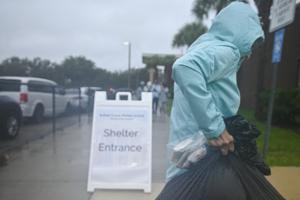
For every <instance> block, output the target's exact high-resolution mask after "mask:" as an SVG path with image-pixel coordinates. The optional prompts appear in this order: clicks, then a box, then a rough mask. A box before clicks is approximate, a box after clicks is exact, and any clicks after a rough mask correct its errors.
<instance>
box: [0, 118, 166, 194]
mask: <svg viewBox="0 0 300 200" xmlns="http://www.w3.org/2000/svg"><path fill="white" fill-rule="evenodd" d="M153 121H154V123H153V146H154V147H153V172H152V173H153V182H154V187H156V183H162V182H163V181H164V177H165V168H166V161H165V160H166V159H165V156H166V155H165V153H164V152H165V144H166V140H167V138H168V118H167V117H165V116H161V117H158V118H154V120H153ZM90 136H91V122H90V120H89V119H88V117H87V116H84V117H83V118H82V122H81V125H80V126H79V124H78V123H77V124H74V125H73V126H70V127H68V128H65V129H62V130H58V131H57V132H56V134H54V135H53V134H48V135H46V136H45V137H43V138H40V139H38V140H34V141H32V142H29V143H27V144H26V145H23V147H22V148H20V149H19V150H18V151H17V152H15V156H14V158H13V159H12V160H10V161H9V163H8V165H7V166H5V167H1V168H0V199H5V200H41V199H42V200H60V199H61V200H68V199H72V200H77V199H78V200H88V199H99V198H98V196H99V195H100V196H102V197H104V196H107V195H110V194H109V193H106V195H105V194H103V193H102V192H105V191H98V190H97V191H96V192H95V193H94V194H93V195H91V194H88V193H87V191H86V188H87V176H88V163H89V148H90ZM158 188H159V190H160V188H161V187H158ZM156 190H158V189H156ZM106 192H108V191H106ZM109 192H112V191H109ZM129 193H130V192H129ZM137 193H138V194H139V195H142V194H144V193H143V191H138V192H137ZM116 194H117V193H116ZM130 195H132V194H131V193H130ZM102 197H101V198H100V199H103V198H102ZM108 199H114V198H113V197H108ZM143 199H144V198H143ZM152 199H153V198H152Z"/></svg>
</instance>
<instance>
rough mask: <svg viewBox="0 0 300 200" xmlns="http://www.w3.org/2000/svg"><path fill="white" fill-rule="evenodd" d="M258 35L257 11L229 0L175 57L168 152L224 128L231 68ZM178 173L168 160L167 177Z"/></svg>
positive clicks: (230, 107) (232, 109) (231, 103)
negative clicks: (189, 138) (193, 40)
mask: <svg viewBox="0 0 300 200" xmlns="http://www.w3.org/2000/svg"><path fill="white" fill-rule="evenodd" d="M258 39H264V33H263V30H262V28H261V25H260V21H259V18H258V15H257V14H256V13H255V12H254V10H253V9H252V8H251V7H250V6H249V5H248V4H246V3H242V2H233V3H231V4H230V5H228V6H227V7H226V8H224V9H223V10H221V12H220V13H219V14H218V15H217V16H216V17H215V20H214V21H213V24H212V26H211V28H210V29H209V31H208V32H207V33H206V34H204V35H202V36H200V37H199V38H198V39H197V40H196V41H195V42H194V43H193V44H192V45H191V47H190V48H189V49H188V51H187V52H186V54H185V55H183V56H182V57H180V58H179V59H178V60H176V62H175V63H174V65H173V71H172V76H173V79H174V81H175V84H174V101H173V107H172V111H171V119H170V120H171V126H170V136H169V143H168V152H170V149H172V147H174V145H176V144H178V143H179V142H180V141H182V140H183V139H185V138H187V137H189V136H193V135H195V134H202V133H203V134H204V135H205V137H206V138H208V139H211V138H217V137H218V136H219V135H220V134H221V133H222V132H223V131H224V130H225V124H224V122H223V117H229V116H233V115H236V113H237V111H238V109H239V105H240V93H239V89H238V87H237V80H236V74H237V71H238V69H239V67H240V63H241V60H242V58H244V57H246V56H249V55H250V53H251V48H252V45H253V44H254V42H255V41H256V40H258ZM169 157H170V156H169ZM184 171H185V170H182V169H179V168H176V166H175V165H174V164H171V162H170V166H169V168H168V170H167V181H168V180H170V179H171V178H172V177H174V176H175V175H179V174H180V173H182V172H184Z"/></svg>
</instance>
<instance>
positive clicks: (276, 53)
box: [272, 29, 284, 63]
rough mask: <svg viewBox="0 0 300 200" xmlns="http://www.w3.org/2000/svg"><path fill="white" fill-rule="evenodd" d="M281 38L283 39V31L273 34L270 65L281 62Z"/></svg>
mask: <svg viewBox="0 0 300 200" xmlns="http://www.w3.org/2000/svg"><path fill="white" fill-rule="evenodd" d="M283 38H284V29H281V30H279V31H276V32H275V35H274V44H273V45H274V46H273V54H272V63H279V62H280V61H281V53H282V45H283Z"/></svg>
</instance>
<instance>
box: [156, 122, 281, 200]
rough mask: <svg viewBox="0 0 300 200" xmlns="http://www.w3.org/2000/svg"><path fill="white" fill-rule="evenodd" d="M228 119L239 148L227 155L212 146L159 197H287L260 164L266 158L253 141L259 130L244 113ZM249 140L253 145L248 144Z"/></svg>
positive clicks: (192, 199)
mask: <svg viewBox="0 0 300 200" xmlns="http://www.w3.org/2000/svg"><path fill="white" fill-rule="evenodd" d="M225 122H226V126H227V129H228V130H229V131H228V132H229V133H231V134H232V135H233V137H234V138H235V147H236V149H235V152H234V153H229V154H228V155H227V156H223V155H221V153H220V151H219V150H215V149H213V148H210V147H208V154H207V156H206V157H205V158H203V159H202V160H201V161H199V162H198V163H196V164H195V165H194V166H192V167H191V168H190V169H189V170H188V171H187V172H185V173H183V174H181V175H178V176H176V177H174V178H173V179H172V180H170V181H169V182H168V183H167V184H166V186H165V187H164V189H163V190H162V192H161V193H160V194H159V196H158V197H157V198H156V199H157V200H283V199H284V198H283V197H282V196H281V195H280V194H279V193H278V192H277V190H276V189H275V188H274V187H273V186H272V185H271V184H270V183H269V182H268V180H267V179H266V178H265V177H264V175H263V173H262V172H261V171H260V170H261V169H260V168H259V167H258V166H257V164H258V163H259V164H262V162H263V160H260V155H259V153H258V152H257V148H256V143H253V142H255V139H256V138H257V137H258V135H259V131H258V130H257V129H256V128H255V127H254V126H253V125H251V124H249V123H248V122H247V121H246V120H245V119H244V118H242V117H241V116H235V117H232V118H229V119H226V120H225ZM254 130H257V131H254ZM239 132H240V134H238V133H239ZM248 143H251V145H250V146H247V145H248ZM254 144H255V145H254ZM247 152H248V153H249V154H250V155H247V154H248V153H247ZM263 163H264V162H263ZM266 167H267V168H268V166H267V165H266Z"/></svg>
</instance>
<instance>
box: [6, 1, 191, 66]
mask: <svg viewBox="0 0 300 200" xmlns="http://www.w3.org/2000/svg"><path fill="white" fill-rule="evenodd" d="M192 5H193V0H106V1H105V0H26V1H22V0H1V1H0V25H1V31H0V60H1V61H2V60H3V59H5V58H8V57H11V56H19V57H22V58H23V57H28V58H30V59H31V58H34V57H41V58H45V59H50V60H52V61H55V62H58V63H59V62H61V61H62V60H63V59H64V58H65V57H67V56H70V55H73V56H77V55H83V56H86V57H87V58H88V59H91V60H93V61H94V62H95V63H96V65H97V66H98V67H102V68H106V69H109V70H125V69H126V68H127V62H128V61H127V55H128V51H127V50H128V47H127V46H124V45H123V42H124V41H131V43H132V66H136V67H143V64H142V53H176V54H178V53H181V50H180V49H173V48H172V47H171V44H172V39H173V36H174V34H175V33H176V32H177V31H178V30H179V29H180V28H181V27H182V26H183V25H184V24H185V23H188V22H191V21H193V20H194V17H193V16H192V14H191V9H192Z"/></svg>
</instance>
